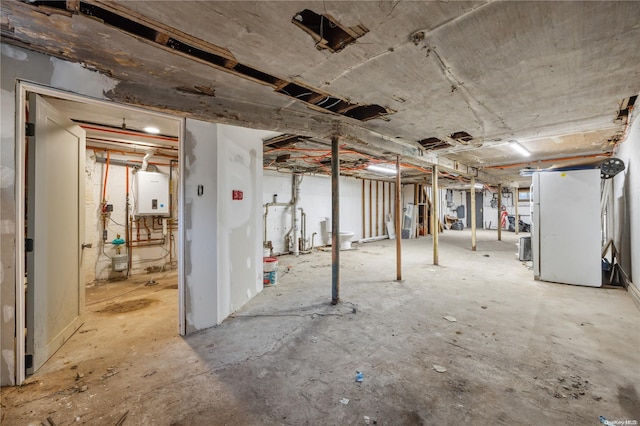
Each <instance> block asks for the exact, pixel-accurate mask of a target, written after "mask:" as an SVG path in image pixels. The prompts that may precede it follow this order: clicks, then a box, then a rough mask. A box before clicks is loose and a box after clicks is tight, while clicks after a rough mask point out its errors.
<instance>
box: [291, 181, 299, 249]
mask: <svg viewBox="0 0 640 426" xmlns="http://www.w3.org/2000/svg"><path fill="white" fill-rule="evenodd" d="M292 177H293V183H292V185H293V191H292V194H291V195H292V196H293V206H292V209H293V211H292V212H291V214H292V215H293V217H292V222H293V223H292V224H291V225H292V226H293V254H294V255H295V256H299V255H300V248H299V245H300V243H299V241H298V240H299V238H300V233H299V230H300V219H298V199H299V198H300V175H299V174H297V173H294V174H293V175H292Z"/></svg>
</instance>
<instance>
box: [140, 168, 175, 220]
mask: <svg viewBox="0 0 640 426" xmlns="http://www.w3.org/2000/svg"><path fill="white" fill-rule="evenodd" d="M133 184H134V191H135V193H134V197H135V211H134V214H135V215H136V216H169V214H170V212H169V176H168V175H166V174H164V173H157V172H143V171H138V172H137V173H135V174H134V175H133Z"/></svg>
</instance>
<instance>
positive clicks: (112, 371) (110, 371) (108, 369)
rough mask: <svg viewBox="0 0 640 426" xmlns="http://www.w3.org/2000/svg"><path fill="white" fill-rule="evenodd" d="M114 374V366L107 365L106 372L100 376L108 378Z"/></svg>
mask: <svg viewBox="0 0 640 426" xmlns="http://www.w3.org/2000/svg"><path fill="white" fill-rule="evenodd" d="M116 374H118V372H117V371H116V369H115V368H114V367H109V368H107V372H106V373H104V374H103V375H102V378H103V379H108V378H109V377H111V376H115V375H116Z"/></svg>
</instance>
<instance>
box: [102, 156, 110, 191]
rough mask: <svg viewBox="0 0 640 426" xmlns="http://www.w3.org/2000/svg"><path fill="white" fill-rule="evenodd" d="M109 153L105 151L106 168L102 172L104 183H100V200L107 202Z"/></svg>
mask: <svg viewBox="0 0 640 426" xmlns="http://www.w3.org/2000/svg"><path fill="white" fill-rule="evenodd" d="M110 159H111V153H110V152H109V151H107V170H106V171H105V172H104V185H102V202H103V203H106V202H107V179H108V178H109V161H110Z"/></svg>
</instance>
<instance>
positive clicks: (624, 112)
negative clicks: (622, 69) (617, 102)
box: [616, 95, 638, 120]
mask: <svg viewBox="0 0 640 426" xmlns="http://www.w3.org/2000/svg"><path fill="white" fill-rule="evenodd" d="M636 99H638V95H634V96H631V97H628V98H627V99H625V100H623V101H622V105H621V106H620V111H618V116H617V117H616V119H617V120H620V119H622V118H624V117H629V112H630V111H631V110H632V109H633V105H634V104H635V103H636Z"/></svg>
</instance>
